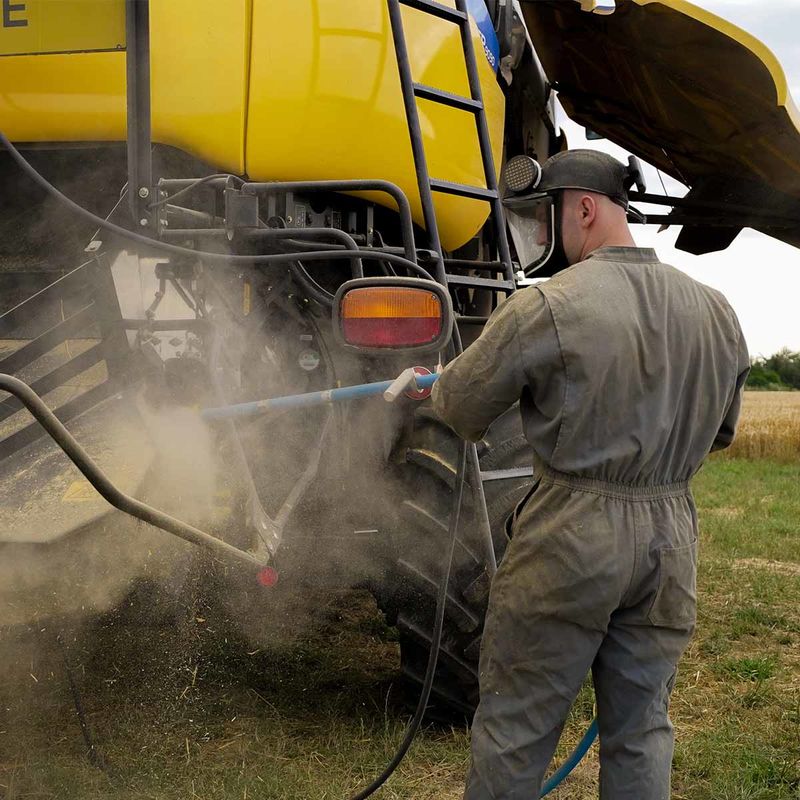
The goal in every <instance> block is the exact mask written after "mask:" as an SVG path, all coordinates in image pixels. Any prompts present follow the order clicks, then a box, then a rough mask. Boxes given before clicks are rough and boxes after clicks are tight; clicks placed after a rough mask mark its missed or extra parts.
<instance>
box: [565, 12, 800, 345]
mask: <svg viewBox="0 0 800 800" xmlns="http://www.w3.org/2000/svg"><path fill="white" fill-rule="evenodd" d="M693 2H694V3H695V5H699V6H702V7H704V8H706V9H708V10H709V11H712V12H713V13H715V14H717V15H718V16H720V17H724V18H725V19H727V20H729V21H730V22H733V23H734V24H735V25H738V26H739V27H740V28H743V29H744V30H746V31H748V32H749V33H751V34H753V35H754V36H755V37H756V38H758V39H760V40H761V41H762V42H763V43H764V44H766V45H767V46H768V47H769V48H770V49H771V50H772V52H773V53H775V55H776V56H777V57H778V60H779V61H780V62H781V64H782V66H783V69H784V71H785V72H786V75H787V78H788V82H789V85H790V87H791V88H792V94H793V97H794V100H795V103H796V104H798V105H800V35H798V32H799V31H800V0H759V1H758V2H753V0H693ZM559 122H560V123H561V126H562V127H563V128H564V130H565V131H566V134H567V140H568V141H569V146H570V148H576V147H593V148H597V149H601V150H605V151H606V152H608V153H611V154H612V155H614V156H616V157H618V158H620V160H622V161H626V160H627V155H628V154H627V153H626V152H625V151H624V150H622V149H621V148H619V147H616V146H615V145H613V144H611V143H610V142H608V141H589V142H587V141H586V139H585V138H584V135H583V134H584V130H583V128H581V127H579V126H577V125H575V124H574V123H572V122H571V121H570V120H569V119H567V118H566V116H565V115H564V114H563V113H562V114H561V116H560V118H559ZM798 136H800V132H798ZM645 179H646V181H647V188H648V191H650V192H653V193H656V194H660V193H662V191H663V190H662V188H661V180H663V181H664V184H665V186H666V189H667V191H668V193H669V194H672V195H682V194H684V193H685V191H686V189H685V187H683V186H682V185H681V184H680V183H678V182H677V181H674V180H672V179H671V178H669V176H667V175H661V180H660V179H659V175H658V173H657V172H656V170H655V169H653V168H652V167H649V166H648V167H646V174H645ZM653 210H654V211H655V209H653ZM661 213H663V210H662V211H661ZM679 232H680V228H676V227H673V228H670V229H668V230H667V231H664V232H662V233H658V228H657V226H654V225H646V226H642V225H636V226H635V227H634V237H635V238H636V241H637V244H638V245H639V246H641V247H654V248H655V249H656V252H657V253H658V256H659V258H660V259H661V260H662V261H664V262H666V263H669V264H672V265H673V266H675V267H678V268H679V269H682V270H684V271H685V272H687V273H689V274H690V275H691V276H692V277H694V278H696V279H697V280H700V281H702V282H703V283H706V284H708V285H710V286H714V287H715V288H717V289H719V290H721V291H722V292H723V293H724V294H725V296H726V297H727V298H728V300H729V301H730V303H731V305H732V306H733V308H734V310H735V311H736V314H737V316H738V317H739V320H740V322H741V325H742V329H743V331H744V334H745V338H746V339H747V343H748V347H749V349H750V353H751V355H754V356H755V355H763V356H768V355H771V354H772V353H774V352H776V351H777V350H780V349H781V348H782V347H789V348H791V349H792V350H798V351H800V250H798V249H797V248H794V247H791V246H789V245H786V244H783V243H782V242H779V241H777V240H775V239H771V238H770V237H768V236H764V235H763V234H761V233H758V232H756V231H753V230H749V229H745V230H744V231H742V232H741V233H740V234H739V236H738V237H737V238H736V240H735V241H734V242H733V244H732V245H731V246H730V247H728V248H727V249H726V250H723V251H721V252H719V253H707V254H706V255H703V256H693V255H691V254H689V253H684V252H683V251H681V250H676V249H675V247H674V243H675V239H676V238H677V236H678V233H679Z"/></svg>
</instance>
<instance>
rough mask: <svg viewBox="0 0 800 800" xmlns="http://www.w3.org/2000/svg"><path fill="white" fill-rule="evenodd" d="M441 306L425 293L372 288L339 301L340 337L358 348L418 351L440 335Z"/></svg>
mask: <svg viewBox="0 0 800 800" xmlns="http://www.w3.org/2000/svg"><path fill="white" fill-rule="evenodd" d="M442 317H443V313H442V303H441V300H440V299H439V297H438V295H436V294H434V293H433V292H429V291H427V290H425V289H414V288H407V287H401V286H374V287H364V288H360V289H351V290H350V291H349V292H347V294H346V295H344V297H343V298H342V303H341V311H340V318H341V321H342V334H343V335H344V339H345V341H346V342H347V343H348V344H352V345H356V346H358V347H419V346H421V345H426V344H430V343H431V342H433V341H435V340H436V339H437V337H438V336H439V335H440V334H441V332H442Z"/></svg>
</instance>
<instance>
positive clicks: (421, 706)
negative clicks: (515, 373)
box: [351, 440, 467, 800]
mask: <svg viewBox="0 0 800 800" xmlns="http://www.w3.org/2000/svg"><path fill="white" fill-rule="evenodd" d="M466 470H467V443H466V442H465V441H463V440H462V442H461V445H460V447H459V452H458V469H457V471H456V490H455V492H454V493H453V505H452V508H451V511H450V523H449V525H448V529H447V552H446V558H445V561H444V568H443V570H442V577H441V579H440V582H439V588H438V592H437V595H436V615H435V618H434V623H433V634H432V636H431V649H430V653H429V654H428V666H427V669H426V670H425V680H424V682H423V684H422V692H421V694H420V696H419V701H418V702H417V708H416V710H415V711H414V716H413V717H412V718H411V722H410V723H409V724H408V728H406V733H405V736H404V737H403V741H402V742H401V743H400V746H399V747H398V748H397V751H396V752H395V754H394V755H393V756H392V760H391V761H390V762H389V763H388V764H387V765H386V768H385V769H384V770H383V772H381V774H380V775H378V777H377V778H375V780H374V781H372V783H370V784H369V786H366V787H365V788H364V789H362V790H361V791H360V792H358V793H357V794H355V795H353V797H352V798H351V800H365V798H367V797H369V796H370V795H371V794H373V793H374V792H376V791H377V790H378V789H380V787H381V786H383V784H384V783H385V782H386V781H387V780H388V779H389V777H390V776H391V775H392V773H393V772H394V771H395V770H396V769H397V767H398V766H399V765H400V762H401V761H402V760H403V758H405V755H406V753H407V752H408V748H409V747H411V743H412V742H413V741H414V738H415V737H416V735H417V732H418V731H419V727H420V725H421V724H422V718H423V717H424V716H425V709H426V707H427V705H428V700H429V698H430V696H431V689H432V688H433V679H434V676H435V674H436V662H437V661H438V660H439V646H440V645H441V643H442V629H443V628H444V612H445V607H446V605H447V586H448V584H449V583H450V570H451V569H452V566H453V553H454V551H455V546H456V534H457V532H458V522H459V519H460V517H461V500H462V497H463V494H464V477H465V473H466Z"/></svg>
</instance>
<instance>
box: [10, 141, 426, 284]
mask: <svg viewBox="0 0 800 800" xmlns="http://www.w3.org/2000/svg"><path fill="white" fill-rule="evenodd" d="M0 144H2V145H3V147H4V148H5V149H6V150H8V152H9V155H10V156H11V157H12V158H13V159H14V161H16V163H17V164H18V165H19V167H20V169H22V170H23V171H24V172H25V173H26V174H27V175H28V176H29V177H30V178H31V180H33V181H34V182H35V183H36V184H37V185H38V186H39V187H41V188H42V189H44V191H46V192H47V193H48V194H49V195H51V196H53V197H55V198H56V199H57V200H58V201H60V202H62V203H64V204H65V205H66V206H67V207H68V208H70V209H71V210H72V211H74V212H75V213H76V214H78V215H80V216H82V217H83V218H84V219H88V220H90V221H91V222H92V223H93V224H94V225H97V226H98V227H100V228H103V229H104V230H108V231H111V232H112V233H115V234H117V236H121V237H123V238H126V239H128V240H130V241H132V242H138V243H139V244H143V245H145V246H146V247H152V248H155V249H157V250H162V251H164V252H165V253H175V254H176V255H181V256H194V257H196V258H202V259H204V260H205V261H208V262H209V263H212V264H213V263H218V264H288V263H290V262H291V261H296V260H297V254H296V253H272V254H269V255H228V254H225V253H210V252H207V251H203V250H193V249H192V248H191V247H181V246H179V245H175V244H169V243H167V242H162V241H159V240H158V239H152V238H150V237H149V236H143V235H142V234H141V233H136V232H135V231H130V230H128V229H127V228H123V227H122V226H121V225H116V224H115V223H113V222H109V221H107V220H105V219H103V218H102V217H98V216H97V215H96V214H93V213H92V212H91V211H88V210H87V209H85V208H84V207H83V206H81V205H79V204H78V203H76V202H75V201H74V200H71V199H70V198H69V197H67V196H66V195H65V194H64V193H63V192H61V191H60V190H59V189H57V188H56V187H55V186H53V184H52V183H50V182H49V181H48V180H47V179H46V178H45V177H44V176H43V175H41V174H40V173H39V172H38V171H37V170H36V169H35V168H34V167H33V166H32V165H31V164H29V163H28V161H27V160H26V159H25V158H24V157H23V156H22V154H21V153H20V152H19V150H17V148H16V147H14V145H13V144H12V143H11V142H10V141H9V139H8V137H7V136H6V135H5V134H4V133H3V132H2V131H0ZM354 256H355V257H359V258H375V252H374V251H370V250H322V251H317V252H314V251H312V252H310V253H304V254H303V261H326V260H330V259H334V260H337V259H338V260H342V259H346V260H350V259H352V258H353V257H354ZM380 257H381V258H382V259H384V260H386V261H389V262H391V263H393V264H398V265H400V266H402V267H403V268H405V269H408V270H411V271H412V272H415V273H416V274H417V275H420V276H421V277H423V278H427V279H428V280H433V276H432V275H431V274H430V273H429V272H428V271H427V270H425V269H424V268H423V267H420V266H419V264H416V263H415V262H413V261H411V260H410V259H408V258H404V257H402V256H398V255H394V254H392V253H382V254H381V256H380Z"/></svg>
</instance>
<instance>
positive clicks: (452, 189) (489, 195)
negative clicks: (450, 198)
mask: <svg viewBox="0 0 800 800" xmlns="http://www.w3.org/2000/svg"><path fill="white" fill-rule="evenodd" d="M431 190H432V191H434V192H442V193H443V194H456V195H458V196H459V197H470V198H472V199H473V200H496V199H497V197H498V194H497V190H496V189H486V188H484V187H483V186H470V185H469V184H468V183H453V182H452V181H440V180H437V179H435V178H431Z"/></svg>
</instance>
